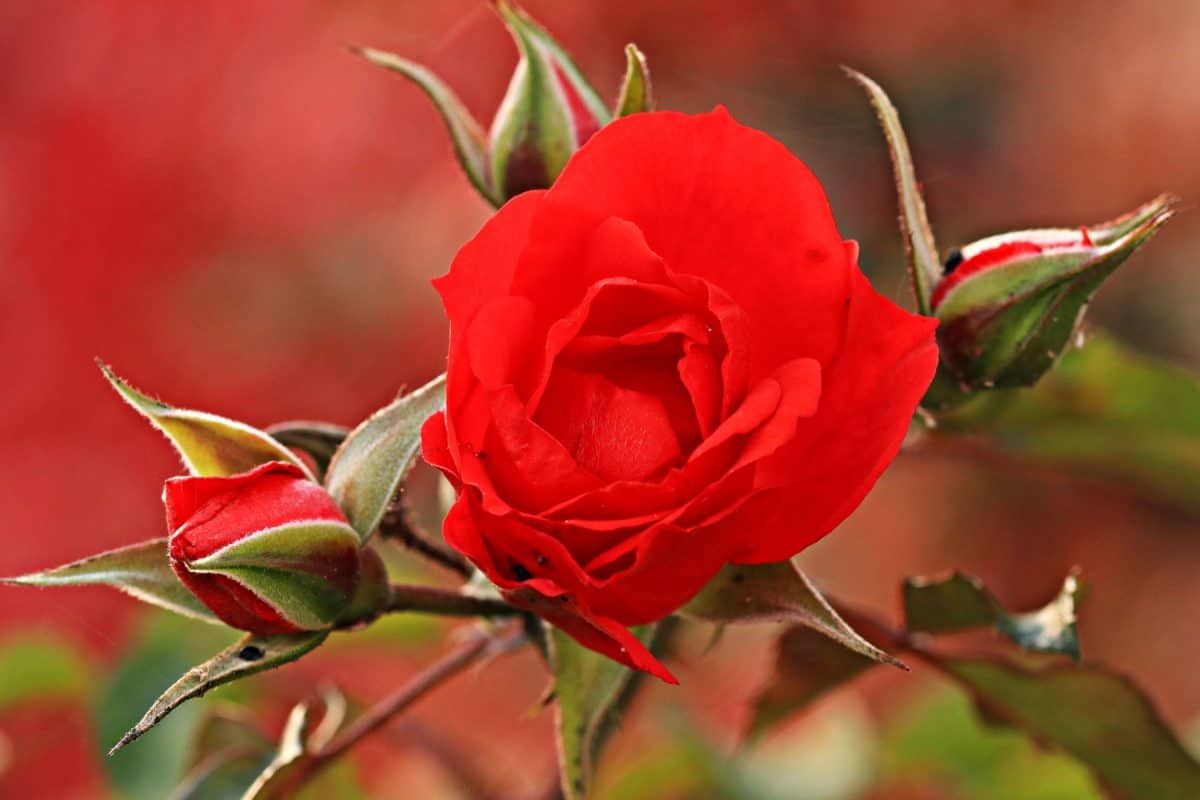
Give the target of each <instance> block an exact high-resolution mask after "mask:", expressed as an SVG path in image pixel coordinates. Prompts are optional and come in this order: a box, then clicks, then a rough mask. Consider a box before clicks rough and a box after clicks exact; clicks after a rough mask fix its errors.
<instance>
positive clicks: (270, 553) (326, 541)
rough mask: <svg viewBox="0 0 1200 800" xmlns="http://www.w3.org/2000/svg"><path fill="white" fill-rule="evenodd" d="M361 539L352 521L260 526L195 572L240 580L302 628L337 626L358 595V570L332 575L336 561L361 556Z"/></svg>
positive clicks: (193, 567)
mask: <svg viewBox="0 0 1200 800" xmlns="http://www.w3.org/2000/svg"><path fill="white" fill-rule="evenodd" d="M360 544H361V541H360V540H359V537H358V534H357V533H356V532H355V531H354V529H353V528H351V527H350V526H349V525H345V524H343V523H338V522H329V521H324V520H322V521H302V522H291V523H287V524H284V525H279V526H276V527H274V528H269V529H267V530H263V531H258V532H256V533H254V534H252V535H250V536H246V537H244V538H242V539H238V540H237V541H235V542H233V543H231V544H228V545H226V546H225V547H222V548H221V549H219V550H216V551H214V552H213V553H210V554H209V555H207V556H204V557H203V558H197V559H193V560H191V561H189V562H187V564H186V565H185V566H186V569H187V570H188V571H189V572H195V573H200V574H206V573H207V574H216V575H221V576H224V577H226V578H229V579H230V580H234V581H237V582H238V583H240V584H242V585H243V586H245V587H246V588H247V589H249V590H250V591H252V592H254V593H255V594H256V595H258V596H259V597H261V598H262V599H263V600H264V601H266V602H267V603H269V604H270V605H271V606H272V607H273V608H275V609H276V610H277V611H278V612H279V613H280V615H281V616H282V617H283V618H284V619H286V620H287V621H288V622H290V623H292V624H293V625H295V626H296V627H297V628H301V629H302V630H320V629H321V628H326V627H328V626H330V625H332V624H333V623H334V622H335V621H336V620H337V619H338V618H339V617H340V616H341V615H342V614H343V613H344V612H345V610H346V608H347V606H348V605H349V604H350V601H351V599H352V597H353V596H354V586H355V581H356V580H357V578H356V575H354V574H346V575H336V576H334V575H331V574H330V573H329V570H328V568H327V567H326V565H327V564H328V563H329V562H330V561H331V560H336V561H342V562H344V561H346V560H349V559H355V558H358V548H359V546H360Z"/></svg>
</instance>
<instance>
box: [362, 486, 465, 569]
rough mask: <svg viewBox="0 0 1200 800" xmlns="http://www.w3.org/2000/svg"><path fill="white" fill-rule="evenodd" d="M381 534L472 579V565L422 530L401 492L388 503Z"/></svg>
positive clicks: (381, 524) (380, 524)
mask: <svg viewBox="0 0 1200 800" xmlns="http://www.w3.org/2000/svg"><path fill="white" fill-rule="evenodd" d="M379 535H380V536H381V537H382V538H384V539H391V540H392V541H395V542H399V543H400V544H402V545H403V546H404V547H407V548H408V549H409V550H412V551H413V552H415V553H417V554H418V555H421V556H424V557H425V558H427V559H429V560H430V561H432V562H434V563H435V564H439V565H441V566H443V567H445V568H446V569H449V570H451V571H453V572H457V573H458V574H459V575H461V576H462V577H463V578H467V579H470V577H471V573H472V569H471V565H470V564H468V563H467V562H466V560H465V559H464V558H463V557H462V556H460V555H459V554H458V553H455V552H453V551H452V550H448V549H446V548H445V547H442V546H441V545H438V544H434V543H433V541H432V539H431V537H430V536H429V534H427V533H425V532H424V531H422V530H421V529H420V528H419V527H418V526H417V525H416V523H414V522H413V521H412V517H411V515H410V513H409V510H408V508H407V506H406V505H405V504H404V500H403V499H402V498H401V496H400V495H399V494H397V495H396V497H394V498H393V499H392V502H391V503H389V504H388V507H387V511H385V512H384V514H383V519H381V520H380V521H379Z"/></svg>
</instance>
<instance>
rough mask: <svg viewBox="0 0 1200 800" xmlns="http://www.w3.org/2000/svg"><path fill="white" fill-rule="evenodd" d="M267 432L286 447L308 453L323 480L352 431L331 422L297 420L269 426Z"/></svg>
mask: <svg viewBox="0 0 1200 800" xmlns="http://www.w3.org/2000/svg"><path fill="white" fill-rule="evenodd" d="M266 432H267V434H269V435H270V436H271V437H272V438H274V439H275V441H277V442H279V443H280V444H282V445H284V446H285V447H290V448H292V449H293V450H299V451H301V452H303V453H307V454H308V456H309V457H310V458H312V460H313V463H314V464H316V467H317V470H316V472H317V478H318V479H321V478H323V477H324V476H325V470H327V469H329V461H330V459H332V458H333V454H334V453H336V452H337V449H338V447H340V446H341V444H342V442H343V441H345V439H346V435H347V434H348V433H350V429H349V428H347V427H345V426H344V425H334V424H333V423H331V422H309V421H307V420H295V421H289V422H277V423H275V424H274V425H268V426H267V429H266Z"/></svg>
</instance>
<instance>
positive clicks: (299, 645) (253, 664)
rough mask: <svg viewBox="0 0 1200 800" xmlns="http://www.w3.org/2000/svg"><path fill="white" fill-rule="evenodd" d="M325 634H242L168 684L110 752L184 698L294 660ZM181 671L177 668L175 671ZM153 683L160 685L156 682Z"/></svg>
mask: <svg viewBox="0 0 1200 800" xmlns="http://www.w3.org/2000/svg"><path fill="white" fill-rule="evenodd" d="M328 635H329V634H328V631H317V632H312V633H298V634H292V635H288V636H245V637H243V638H241V639H239V640H238V641H237V642H234V643H233V644H232V645H231V646H229V647H227V648H226V649H225V650H222V651H221V652H220V653H218V654H217V655H215V656H213V657H212V658H210V659H209V660H208V661H205V662H204V663H203V664H200V665H199V666H197V667H193V668H191V669H190V670H188V671H187V672H186V674H184V676H183V677H182V678H179V679H178V680H177V681H175V683H173V684H171V685H170V686H169V687H168V688H167V690H166V691H164V692H163V693H162V695H160V696H159V697H158V699H157V700H155V701H154V704H153V705H151V706H150V709H149V710H148V711H147V712H146V713H145V715H144V716H143V717H142V718H141V720H140V721H139V722H138V723H137V724H136V725H134V726H133V727H132V728H131V729H130V730H129V731H128V732H126V733H125V735H124V736H122V737H121V738H120V740H119V741H118V742H117V743H116V744H115V745H113V748H112V750H111V751H109V752H110V754H112V753H116V752H117V751H119V750H121V749H122V748H124V747H125V746H126V745H128V744H129V743H130V742H132V741H133V740H135V739H137V738H138V737H140V736H141V735H142V734H144V733H145V732H146V731H148V730H150V729H151V728H153V727H154V726H155V725H157V724H158V723H159V722H161V721H162V720H163V718H164V717H166V716H167V715H168V714H170V713H171V712H172V711H174V710H175V709H176V708H177V707H178V706H179V705H180V704H181V703H183V702H184V701H185V700H189V699H191V698H193V697H198V696H200V695H203V694H204V693H205V692H207V691H209V690H210V689H213V688H215V687H217V686H220V685H222V684H224V683H228V682H229V681H233V680H237V679H238V678H243V677H246V676H247V675H253V674H254V673H256V672H262V671H264V670H268V669H274V668H275V667H279V666H282V665H284V664H287V663H288V662H291V661H295V660H296V659H298V658H300V657H301V656H303V655H304V654H305V653H308V652H309V651H310V650H313V649H314V648H316V647H317V646H319V645H320V644H321V642H323V641H325V637H326V636H328ZM181 671H183V670H182V669H180V670H176V672H175V674H178V672H181ZM154 685H158V686H161V685H162V684H161V682H159V683H156V684H154Z"/></svg>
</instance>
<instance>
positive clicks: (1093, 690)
mask: <svg viewBox="0 0 1200 800" xmlns="http://www.w3.org/2000/svg"><path fill="white" fill-rule="evenodd" d="M935 663H936V665H937V666H938V668H939V669H940V670H941V671H943V672H944V673H945V674H946V675H948V676H950V677H951V678H953V679H954V680H955V681H956V682H958V683H959V684H961V685H962V686H963V687H965V688H966V689H967V690H968V692H969V693H970V695H971V697H972V699H973V700H974V701H975V704H976V706H977V707H978V708H979V710H980V712H981V713H982V714H983V715H984V717H985V718H986V719H987V720H989V721H993V722H1002V723H1004V724H1007V725H1010V726H1012V727H1015V728H1017V729H1020V730H1022V731H1024V732H1025V733H1027V734H1029V735H1031V736H1033V737H1034V739H1036V740H1037V741H1039V742H1041V743H1043V744H1048V745H1053V746H1055V747H1058V748H1060V749H1062V750H1063V751H1065V752H1067V753H1069V754H1071V755H1073V756H1074V757H1075V758H1077V759H1079V760H1080V761H1082V762H1083V763H1085V764H1087V765H1088V767H1089V768H1091V770H1092V771H1093V772H1094V773H1095V774H1096V776H1097V777H1098V778H1099V779H1100V780H1101V781H1102V782H1103V783H1104V785H1105V786H1106V787H1107V788H1108V789H1110V790H1111V791H1112V792H1113V793H1115V794H1116V795H1118V796H1120V797H1123V798H1128V800H1193V798H1196V797H1200V763H1197V762H1196V761H1195V760H1194V759H1193V758H1192V757H1191V756H1190V755H1189V754H1188V752H1187V751H1186V750H1185V749H1184V748H1183V746H1182V745H1181V744H1180V743H1179V741H1178V739H1176V738H1175V735H1174V734H1173V733H1172V732H1171V730H1170V728H1168V727H1167V725H1166V723H1165V722H1163V720H1162V717H1160V716H1159V714H1158V711H1157V710H1156V709H1155V708H1154V706H1153V704H1152V703H1151V702H1150V701H1149V699H1147V697H1146V696H1145V694H1143V693H1142V692H1141V690H1140V689H1138V688H1137V687H1136V686H1135V685H1134V684H1133V683H1132V682H1131V681H1130V680H1129V679H1128V678H1125V677H1124V676H1121V675H1116V674H1114V673H1112V672H1109V671H1107V670H1105V669H1104V668H1102V667H1099V666H1092V665H1087V666H1077V665H1073V664H1063V665H1055V666H1051V667H1048V668H1042V669H1030V668H1025V667H1020V666H1017V665H1016V664H1012V663H1008V662H1006V661H1001V660H988V659H970V658H941V657H937V658H936V660H935Z"/></svg>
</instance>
